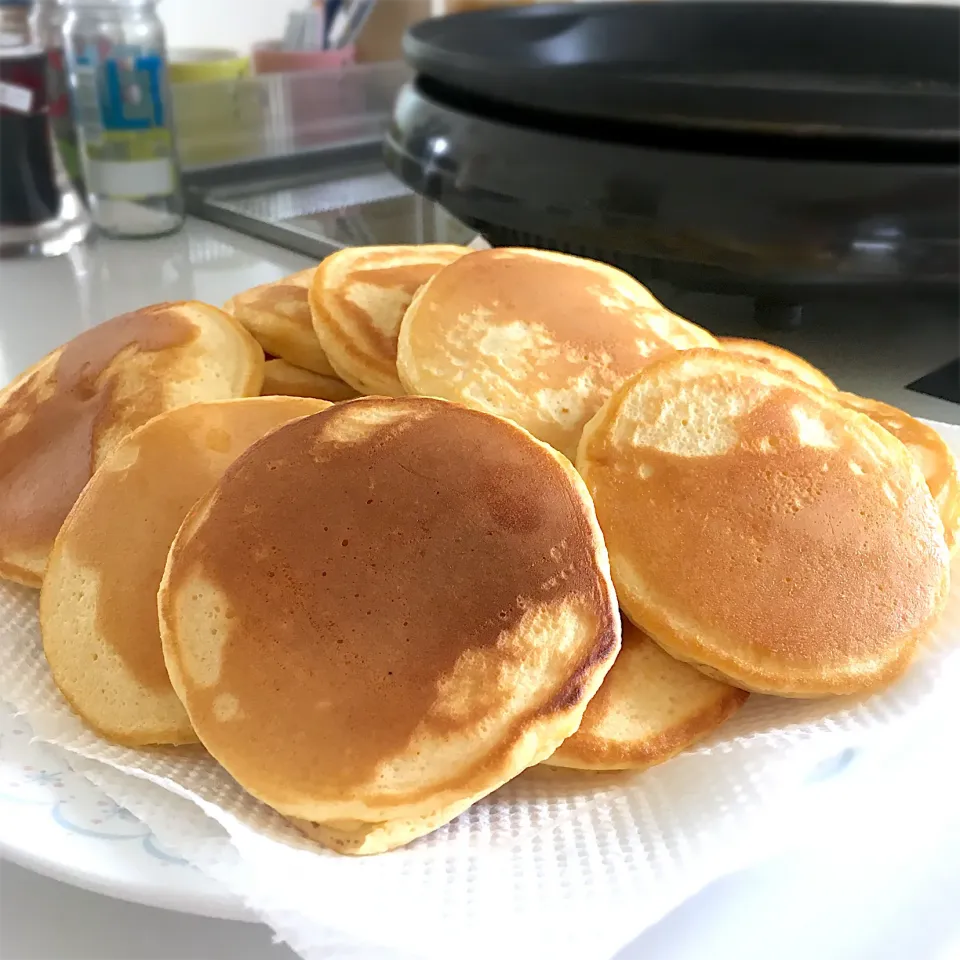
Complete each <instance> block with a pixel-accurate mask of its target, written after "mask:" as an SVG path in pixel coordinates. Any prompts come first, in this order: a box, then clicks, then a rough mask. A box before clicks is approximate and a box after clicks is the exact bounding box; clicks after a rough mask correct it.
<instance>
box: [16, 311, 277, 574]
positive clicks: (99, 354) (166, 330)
mask: <svg viewBox="0 0 960 960" xmlns="http://www.w3.org/2000/svg"><path fill="white" fill-rule="evenodd" d="M262 382H263V352H262V351H261V349H260V347H259V346H257V344H256V341H254V340H253V339H252V338H251V337H250V335H249V334H247V333H246V332H245V331H244V330H243V328H242V327H240V326H239V324H237V323H236V321H234V320H233V318H232V317H230V316H228V315H227V314H226V313H224V312H223V311H222V310H218V309H217V308H216V307H210V306H207V304H204V303H198V302H196V301H186V302H182V303H159V304H155V305H154V306H151V307H144V308H143V309H141V310H135V311H134V312H132V313H127V314H124V315H123V316H120V317H115V318H114V319H113V320H108V321H107V322H106V323H102V324H100V325H99V326H96V327H93V328H91V329H90V330H86V331H84V332H83V333H82V334H80V335H79V336H78V337H75V338H74V339H73V340H71V341H70V342H69V343H67V344H66V345H65V346H62V347H59V348H58V349H56V350H54V351H53V352H52V353H50V354H48V355H47V356H46V357H44V358H43V360H41V361H40V362H39V363H38V364H36V365H35V366H33V367H31V368H30V369H29V370H27V371H26V372H25V373H23V374H21V375H20V376H19V377H18V378H17V379H16V380H14V381H13V383H11V384H10V385H9V386H8V387H6V388H4V389H3V390H2V391H0V576H2V577H6V578H7V579H10V580H16V581H18V582H20V583H24V584H26V585H27V586H31V587H38V586H40V583H41V580H42V578H43V571H44V568H45V566H46V563H47V555H48V554H49V552H50V549H51V547H52V546H53V541H54V538H55V537H56V535H57V532H58V531H59V529H60V524H61V523H63V520H64V518H65V517H66V515H67V513H68V512H69V510H70V508H71V507H72V506H73V504H74V501H75V500H76V499H77V497H78V496H79V494H80V491H81V490H82V489H83V487H84V484H85V483H86V482H87V481H88V480H89V479H90V476H91V475H92V473H93V471H94V469H95V468H96V467H97V466H98V465H99V464H100V463H102V462H103V460H104V459H105V458H106V457H107V455H108V454H109V453H110V451H111V450H112V449H113V448H114V447H115V446H116V445H117V443H118V442H119V441H120V440H122V439H123V437H125V436H126V435H127V434H128V433H130V431H131V430H134V429H136V428H137V427H139V426H140V425H141V424H142V423H145V422H146V421H147V420H149V419H150V418H151V417H153V416H155V415H156V414H158V413H163V412H164V411H165V410H170V409H173V408H174V407H182V406H184V405H185V404H188V403H194V402H196V401H198V400H226V399H230V398H232V397H243V396H255V395H256V394H258V393H259V392H260V386H261V384H262Z"/></svg>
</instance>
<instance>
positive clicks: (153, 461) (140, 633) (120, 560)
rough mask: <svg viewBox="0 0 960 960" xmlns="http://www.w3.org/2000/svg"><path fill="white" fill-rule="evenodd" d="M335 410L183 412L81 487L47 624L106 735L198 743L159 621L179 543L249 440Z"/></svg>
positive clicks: (53, 575) (280, 400) (119, 739)
mask: <svg viewBox="0 0 960 960" xmlns="http://www.w3.org/2000/svg"><path fill="white" fill-rule="evenodd" d="M327 406H328V404H326V403H324V402H322V401H319V400H308V399H302V398H292V397H254V398H251V399H244V400H223V401H219V402H215V403H198V404H192V405H190V406H187V407H180V408H178V409H176V410H172V411H170V412H168V413H164V414H161V415H160V416H158V417H154V418H153V419H152V420H151V421H149V423H146V424H144V425H143V426H142V427H140V428H139V429H138V430H135V431H134V432H133V433H132V434H130V435H129V436H128V437H127V438H126V439H125V440H123V441H121V442H120V444H119V445H118V446H117V447H116V449H115V450H114V451H113V453H111V455H110V456H109V457H108V458H107V459H106V460H105V461H104V462H103V464H102V465H101V466H100V467H99V468H98V469H97V472H96V473H95V474H94V475H93V478H92V479H91V480H90V482H89V483H88V484H87V485H86V487H84V489H83V492H82V493H81V494H80V497H79V499H78V500H77V502H76V503H75V504H74V506H73V509H72V510H71V511H70V513H69V515H68V516H67V519H66V520H65V521H64V524H63V527H62V528H61V530H60V534H59V535H58V537H57V540H56V543H55V544H54V547H53V551H52V552H51V554H50V562H49V565H48V567H47V573H46V576H45V577H44V581H43V589H42V591H41V593H40V629H41V632H42V635H43V649H44V652H45V653H46V656H47V662H48V663H49V664H50V670H51V672H52V673H53V679H54V680H55V681H56V684H57V686H58V687H59V688H60V691H61V692H62V693H63V695H64V697H65V698H66V699H67V701H68V702H69V703H70V705H71V706H72V707H73V708H74V710H75V711H76V712H77V713H78V714H79V715H80V716H81V717H83V719H84V720H86V722H87V723H88V724H90V726H92V727H93V728H94V729H95V730H96V731H97V732H98V733H100V734H101V735H102V736H104V737H106V738H107V739H109V740H112V741H114V742H116V743H123V744H127V745H130V746H140V745H144V744H159V743H190V742H193V741H196V739H197V738H196V735H195V734H194V732H193V728H192V727H191V726H190V721H189V720H188V719H187V714H186V712H185V711H184V709H183V707H182V705H181V704H180V701H179V700H178V699H177V697H176V695H175V694H174V692H173V689H172V688H171V686H170V681H169V679H168V677H167V671H166V667H165V666H164V662H163V650H162V647H161V644H160V628H159V626H158V624H157V591H158V590H159V588H160V578H161V576H162V575H163V568H164V565H165V564H166V560H167V553H168V552H169V550H170V544H171V543H173V538H174V537H175V536H176V533H177V530H178V529H179V528H180V524H181V523H182V522H183V519H184V517H185V516H186V515H187V512H188V511H189V509H190V508H191V507H192V506H193V505H194V503H196V502H197V500H198V499H199V498H200V497H201V496H203V495H204V494H205V493H207V492H209V491H210V489H211V488H212V487H213V485H214V484H215V483H216V482H217V480H218V479H219V478H220V476H221V474H222V473H223V471H224V470H225V469H226V468H227V467H228V466H229V465H230V464H231V463H232V462H233V460H234V459H235V458H236V457H237V456H239V454H241V453H242V452H243V451H244V450H246V448H247V447H249V446H250V444H252V443H254V442H255V441H257V440H259V439H260V438H261V437H262V436H263V435H264V434H266V433H268V432H269V431H270V430H273V429H274V428H275V427H278V426H280V425H281V424H283V423H287V422H288V421H290V420H292V419H294V418H296V417H303V416H307V415H308V414H312V413H317V412H319V411H320V410H324V409H325V408H326V407H327ZM171 464H175V465H176V466H175V469H171V468H170V465H171Z"/></svg>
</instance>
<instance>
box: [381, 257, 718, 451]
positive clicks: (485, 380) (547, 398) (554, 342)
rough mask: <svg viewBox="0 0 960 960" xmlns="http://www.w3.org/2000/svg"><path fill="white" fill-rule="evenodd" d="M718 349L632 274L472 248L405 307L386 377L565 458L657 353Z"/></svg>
mask: <svg viewBox="0 0 960 960" xmlns="http://www.w3.org/2000/svg"><path fill="white" fill-rule="evenodd" d="M716 345H717V342H716V340H714V338H713V337H712V336H711V335H710V334H709V333H707V331H706V330H702V329H701V328H700V327H698V326H696V325H695V324H692V323H689V322H688V321H686V320H682V319H681V318H680V317H676V316H674V315H673V314H672V313H670V312H669V311H668V310H667V309H666V308H665V307H664V306H663V305H662V304H661V303H659V302H658V301H657V300H656V299H655V298H654V297H653V295H652V294H651V293H650V292H649V291H648V290H647V289H646V288H645V287H643V286H641V285H640V284H639V283H637V281H636V280H634V279H633V278H632V277H629V276H627V274H625V273H623V272H621V271H620V270H616V269H614V268H613V267H609V266H606V265H605V264H602V263H596V262H595V261H593V260H582V259H580V258H578V257H570V256H566V255H564V254H559V253H547V252H545V251H542V250H525V249H507V248H504V249H496V250H481V251H477V252H476V253H471V254H470V255H469V256H466V257H463V258H461V259H460V260H457V261H456V262H455V263H453V264H452V265H451V266H449V267H446V268H445V269H443V270H442V271H440V273H438V274H437V275H436V276H435V277H434V278H433V280H431V281H430V283H429V284H427V286H426V287H424V288H423V290H421V292H420V293H419V294H418V295H417V297H416V299H415V300H414V302H413V303H412V304H411V305H410V309H409V310H408V311H407V313H406V316H405V317H404V320H403V325H402V327H401V330H400V343H399V348H398V352H397V369H398V371H399V374H400V379H401V381H402V382H403V384H404V386H405V387H406V388H407V390H408V391H409V392H410V393H417V394H422V395H424V396H436V397H444V398H446V399H447V400H455V401H457V402H459V403H465V404H467V405H468V406H471V407H474V408H476V409H478V410H485V411H487V412H488V413H495V414H498V415H499V416H503V417H507V418H509V419H510V420H513V421H514V422H515V423H518V424H520V426H522V427H525V428H526V429H527V430H529V431H530V432H531V433H532V434H533V435H534V436H535V437H538V438H539V439H540V440H543V441H544V442H545V443H549V444H550V445H551V446H552V447H554V448H555V449H557V450H559V451H560V452H561V453H563V454H565V455H566V456H568V457H570V458H571V459H572V458H573V457H574V455H575V454H576V449H577V441H578V440H579V439H580V434H581V432H582V430H583V426H584V424H585V423H586V422H587V421H588V420H589V419H590V417H592V416H593V415H594V413H596V412H597V410H598V409H599V407H600V405H601V404H602V403H603V401H604V400H606V398H607V397H608V396H609V395H610V393H611V392H612V391H613V390H614V388H615V387H616V386H617V385H618V384H619V383H621V382H622V381H623V380H624V379H625V378H626V377H628V376H630V375H631V374H633V373H635V372H636V371H637V370H638V369H640V368H641V367H642V366H643V365H644V364H645V363H648V362H649V361H650V360H651V359H652V358H653V357H656V356H657V355H659V354H661V353H663V352H664V351H669V352H673V351H674V350H677V349H684V348H688V347H697V346H712V347H715V346H716Z"/></svg>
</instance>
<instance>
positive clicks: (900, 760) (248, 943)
mask: <svg viewBox="0 0 960 960" xmlns="http://www.w3.org/2000/svg"><path fill="white" fill-rule="evenodd" d="M304 265H306V261H305V260H304V258H303V257H301V256H299V255H297V254H294V253H290V252H287V251H284V250H280V249H278V248H275V247H271V246H269V245H267V244H264V243H261V242H259V241H255V240H250V239H246V238H243V237H239V236H237V235H236V234H233V233H231V232H229V231H226V230H223V229H221V228H218V227H214V226H210V225H207V224H201V223H197V222H191V223H188V226H187V228H186V229H185V230H184V231H183V232H182V233H181V234H178V235H176V236H173V237H166V238H162V239H159V240H153V241H134V242H127V243H119V242H113V243H110V242H101V243H100V244H98V245H96V246H94V247H91V248H89V249H83V250H80V251H75V252H74V253H73V254H71V255H70V256H67V257H61V258H58V259H57V260H51V261H46V262H25V261H21V262H3V263H0V383H4V382H6V381H8V380H9V379H11V378H12V377H13V376H14V375H15V374H16V373H18V372H19V371H20V370H21V369H23V368H24V367H26V366H27V365H29V364H30V363H33V362H34V361H36V360H37V359H39V357H40V356H42V355H43V354H44V353H46V352H47V351H48V350H50V349H52V348H54V347H56V346H57V345H58V344H60V343H62V342H63V341H64V340H67V339H69V338H70V337H71V336H73V335H74V334H76V333H78V332H79V331H80V330H82V329H85V328H86V327H89V326H91V325H92V324H94V323H96V322H98V321H99V320H103V319H107V318H108V317H111V316H114V315H116V314H117V313H121V312H124V311H126V310H130V309H133V308H135V307H138V306H141V305H143V304H145V303H150V302H155V301H158V300H175V299H184V298H197V299H201V300H206V301H209V302H211V303H221V302H222V301H224V300H225V299H226V298H227V297H229V296H230V295H232V294H233V293H235V292H237V291H238V290H241V289H244V288H246V287H249V286H252V285H254V284H256V283H262V282H265V281H268V280H271V279H274V278H276V277H279V276H282V275H283V274H285V273H288V272H291V271H293V270H296V269H299V268H301V267H302V266H304ZM895 319H896V318H891V317H886V318H878V317H871V316H859V317H858V316H853V315H851V316H850V317H847V318H845V319H844V318H839V319H837V318H833V319H832V320H831V318H829V317H826V318H820V319H814V321H813V322H811V323H809V324H808V325H807V326H805V327H804V328H801V329H800V330H799V331H795V332H790V333H785V334H780V335H776V336H775V337H773V338H774V339H776V340H778V341H779V342H780V343H782V344H783V345H784V346H787V347H789V348H791V349H794V350H797V351H798V352H800V353H802V354H804V355H806V356H807V357H808V358H809V359H810V360H812V361H813V362H815V363H817V364H818V365H821V366H822V367H823V369H824V370H825V371H826V372H827V373H828V374H830V375H831V376H833V377H834V378H835V379H836V380H837V381H838V383H839V385H840V386H841V387H844V388H846V389H850V390H854V391H856V392H860V393H865V394H868V395H873V396H877V397H879V398H881V399H885V400H887V401H888V402H893V403H897V404H898V405H900V406H903V407H905V408H907V409H908V410H910V411H911V412H912V413H914V414H917V415H921V416H927V417H930V418H933V419H942V420H949V421H952V422H960V408H958V407H957V406H955V405H953V404H949V403H946V402H943V401H938V400H935V399H932V398H927V397H923V396H922V395H920V394H914V393H910V392H907V391H904V390H903V386H904V384H905V383H907V382H909V381H910V380H912V379H914V378H916V377H918V376H921V375H923V374H924V373H926V372H928V371H929V370H931V369H933V368H934V367H936V366H938V365H939V364H942V363H945V362H947V361H948V360H950V359H952V358H953V357H954V356H956V355H957V352H958V327H957V321H956V318H944V317H942V316H941V317H936V316H929V315H918V316H916V317H910V318H909V319H908V320H907V321H906V322H904V323H901V324H894V323H892V320H895ZM716 329H717V332H719V333H728V334H734V333H736V334H740V335H746V336H758V335H759V332H758V331H757V330H756V329H755V328H754V327H753V326H752V324H751V322H750V321H749V320H746V319H745V315H744V314H743V312H742V311H741V312H740V313H739V314H738V313H737V311H736V310H735V309H734V310H733V311H732V312H730V311H729V310H726V309H725V312H724V316H723V317H722V318H720V317H719V315H718V320H717V323H716ZM957 729H960V705H958V704H947V705H945V707H944V712H943V713H942V714H937V715H935V716H932V717H931V718H930V720H929V721H928V722H927V724H926V726H925V727H924V728H923V731H922V732H920V733H918V734H917V735H916V736H915V737H914V738H913V739H912V740H911V742H910V743H909V744H907V745H906V747H905V748H904V749H902V750H899V751H898V752H896V753H894V754H893V755H891V756H890V757H887V758H885V759H884V761H883V763H880V764H874V765H872V766H871V764H869V763H867V764H866V765H865V769H864V770H856V769H855V770H854V771H852V772H851V773H850V775H849V776H846V777H842V778H840V779H839V780H838V781H836V782H835V783H834V785H833V786H832V787H831V788H830V789H831V791H832V792H831V794H830V795H829V796H828V797H826V798H825V799H824V800H822V801H821V802H820V804H819V806H818V807H817V809H816V810H814V809H811V810H810V811H808V813H809V815H806V814H805V815H804V816H802V817H799V821H802V822H799V821H798V823H797V825H796V830H795V831H794V830H791V831H789V833H790V835H789V836H784V838H783V841H784V846H785V847H787V848H789V849H788V851H787V852H785V853H781V854H780V855H777V856H774V857H772V858H771V859H770V860H768V861H767V862H765V863H764V864H762V865H760V866H757V867H754V868H752V869H750V870H746V871H743V872H741V873H738V874H736V875H734V876H731V877H728V878H726V879H724V880H721V881H719V882H717V883H715V884H713V885H712V886H710V887H708V888H707V889H706V890H704V891H702V892H701V893H700V894H699V895H698V896H696V897H695V898H693V899H692V900H690V901H688V902H687V903H686V904H684V905H683V906H682V907H680V908H679V909H678V910H676V911H675V912H674V913H673V914H671V915H670V916H668V917H667V918H665V919H664V920H663V921H662V922H661V923H659V924H658V925H657V926H655V927H653V928H651V929H650V930H649V931H647V933H645V934H644V935H643V936H642V937H641V938H640V939H639V940H637V941H636V942H635V943H634V944H633V945H632V946H631V947H629V948H628V949H626V950H625V951H623V952H622V953H621V954H620V955H619V957H618V960H648V958H649V960H723V958H726V957H731V958H733V957H736V958H737V960H751V958H758V960H759V958H761V957H763V958H769V957H771V956H774V957H776V958H777V960H801V958H802V960H809V958H811V957H816V958H819V960H960V906H958V904H960V778H958V777H957V775H956V774H955V772H954V769H955V762H954V761H953V759H952V757H953V756H954V755H955V752H956V734H955V731H956V730H957ZM947 758H950V759H947ZM293 956H294V954H293V953H292V952H291V951H290V950H289V949H288V948H286V947H285V946H282V945H277V944H273V943H271V937H270V933H269V931H268V930H266V929H265V928H263V927H258V926H255V925H247V924H241V923H233V922H229V921H220V920H206V919H202V918H199V917H193V916H185V915H180V914H173V913H168V912H165V911H162V910H156V909H152V908H148V907H142V906H136V905H133V904H129V903H125V902H121V901H117V900H110V899H107V898H105V897H101V896H98V895H96V894H91V893H87V892H85V891H81V890H77V889H74V888H72V887H67V886H65V885H63V884H60V883H57V882H56V881H53V880H48V879H46V878H43V877H39V876H37V875H35V874H31V873H28V872H27V871H25V870H23V869H21V868H19V867H17V866H14V865H12V864H9V863H3V864H0V960H221V958H230V960H292V958H293ZM504 960H513V958H504ZM524 960H527V958H524ZM530 960H535V958H530Z"/></svg>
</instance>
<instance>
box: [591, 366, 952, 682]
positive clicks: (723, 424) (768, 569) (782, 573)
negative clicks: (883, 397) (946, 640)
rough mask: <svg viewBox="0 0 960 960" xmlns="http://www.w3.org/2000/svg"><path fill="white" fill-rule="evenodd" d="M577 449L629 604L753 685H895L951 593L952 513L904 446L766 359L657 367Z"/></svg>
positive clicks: (660, 638) (705, 659) (684, 655)
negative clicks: (948, 525) (946, 528)
mask: <svg viewBox="0 0 960 960" xmlns="http://www.w3.org/2000/svg"><path fill="white" fill-rule="evenodd" d="M577 465H578V467H579V469H580V471H581V473H582V475H583V478H584V480H585V481H586V484H587V487H588V488H589V490H590V492H591V493H592V494H593V497H594V501H595V502H596V506H597V515H598V517H599V519H600V525H601V527H602V528H603V531H604V534H605V539H606V542H607V546H608V549H609V550H610V557H611V567H612V569H613V575H614V582H615V583H616V585H617V592H618V595H619V598H620V604H621V607H622V608H623V610H624V611H625V612H626V614H627V615H628V616H629V617H630V619H631V620H632V621H633V622H634V623H636V624H637V625H638V626H639V627H641V629H643V630H644V631H646V632H647V633H648V634H650V636H651V637H653V638H654V639H655V640H656V641H657V642H658V643H659V644H660V645H661V646H662V647H663V648H664V649H665V650H666V651H667V652H668V653H670V654H672V655H673V656H675V657H677V658H678V659H681V660H687V661H690V662H692V663H696V664H698V665H700V667H701V668H702V669H704V670H705V671H708V672H710V673H711V674H714V675H717V676H720V677H721V678H724V679H726V680H728V681H729V682H731V683H734V684H736V685H737V686H741V687H744V688H745V689H750V690H757V691H759V692H762V693H773V694H780V695H784V696H799V697H816V696H824V695H828V694H843V693H855V692H858V691H862V690H868V689H870V688H873V687H876V686H879V685H881V684H883V683H886V682H888V681H890V680H891V679H893V678H894V677H896V676H897V675H898V674H899V673H900V671H901V670H902V669H904V667H905V666H906V665H907V663H908V662H909V659H910V656H911V655H912V652H913V650H914V648H915V646H916V644H917V642H918V640H919V639H920V638H921V637H922V636H924V635H925V634H926V632H927V631H928V630H929V629H930V628H931V627H932V625H933V624H934V622H935V621H936V619H937V617H938V615H939V613H940V612H941V610H942V608H943V604H944V602H945V600H946V594H947V588H948V584H949V554H948V552H947V548H946V544H945V543H944V538H943V525H942V524H941V522H940V518H939V516H938V515H937V509H936V504H935V503H934V502H933V498H932V497H931V495H930V491H929V490H928V489H927V486H926V484H925V482H924V480H923V476H922V474H921V473H920V471H919V469H918V468H917V466H916V464H915V463H914V461H913V458H912V457H911V456H910V454H909V453H908V452H907V450H906V448H905V447H904V446H903V444H901V443H900V442H899V441H898V440H896V439H895V438H894V437H893V436H891V435H890V434H889V433H888V432H887V431H886V430H884V429H883V428H881V427H879V426H878V425H877V424H875V423H874V422H873V421H872V420H870V419H868V418H867V417H864V416H862V415H860V414H857V413H854V412H852V411H850V410H849V409H847V408H846V407H844V406H842V405H841V404H840V403H839V402H837V400H836V399H834V398H833V397H831V396H830V395H829V394H826V393H823V392H821V391H819V390H814V389H813V388H812V387H809V386H807V385H806V384H804V383H802V382H800V381H799V380H797V379H796V378H794V377H787V376H783V375H781V374H779V373H777V372H776V371H775V370H773V369H771V368H769V367H766V366H763V365H761V364H758V363H756V362H755V361H753V360H749V359H746V358H743V357H738V356H736V355H735V354H732V353H726V352H722V351H717V350H696V351H688V352H685V353H679V354H676V355H675V356H674V357H669V358H665V359H663V360H660V361H658V362H656V363H654V364H652V365H650V366H649V367H647V368H646V369H645V370H643V371H641V373H639V374H638V375H637V376H635V377H633V378H631V380H629V381H628V382H627V383H625V384H624V385H623V386H622V387H621V388H620V390H618V391H617V392H616V393H615V394H614V395H613V396H612V397H611V399H610V400H609V402H608V403H607V404H606V405H605V406H604V407H603V409H602V410H601V411H600V412H599V413H598V414H597V416H596V417H595V418H594V419H593V420H592V421H591V422H590V423H589V424H588V425H587V429H586V430H585V431H584V435H583V439H582V441H581V443H580V450H579V454H578V457H577Z"/></svg>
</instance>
